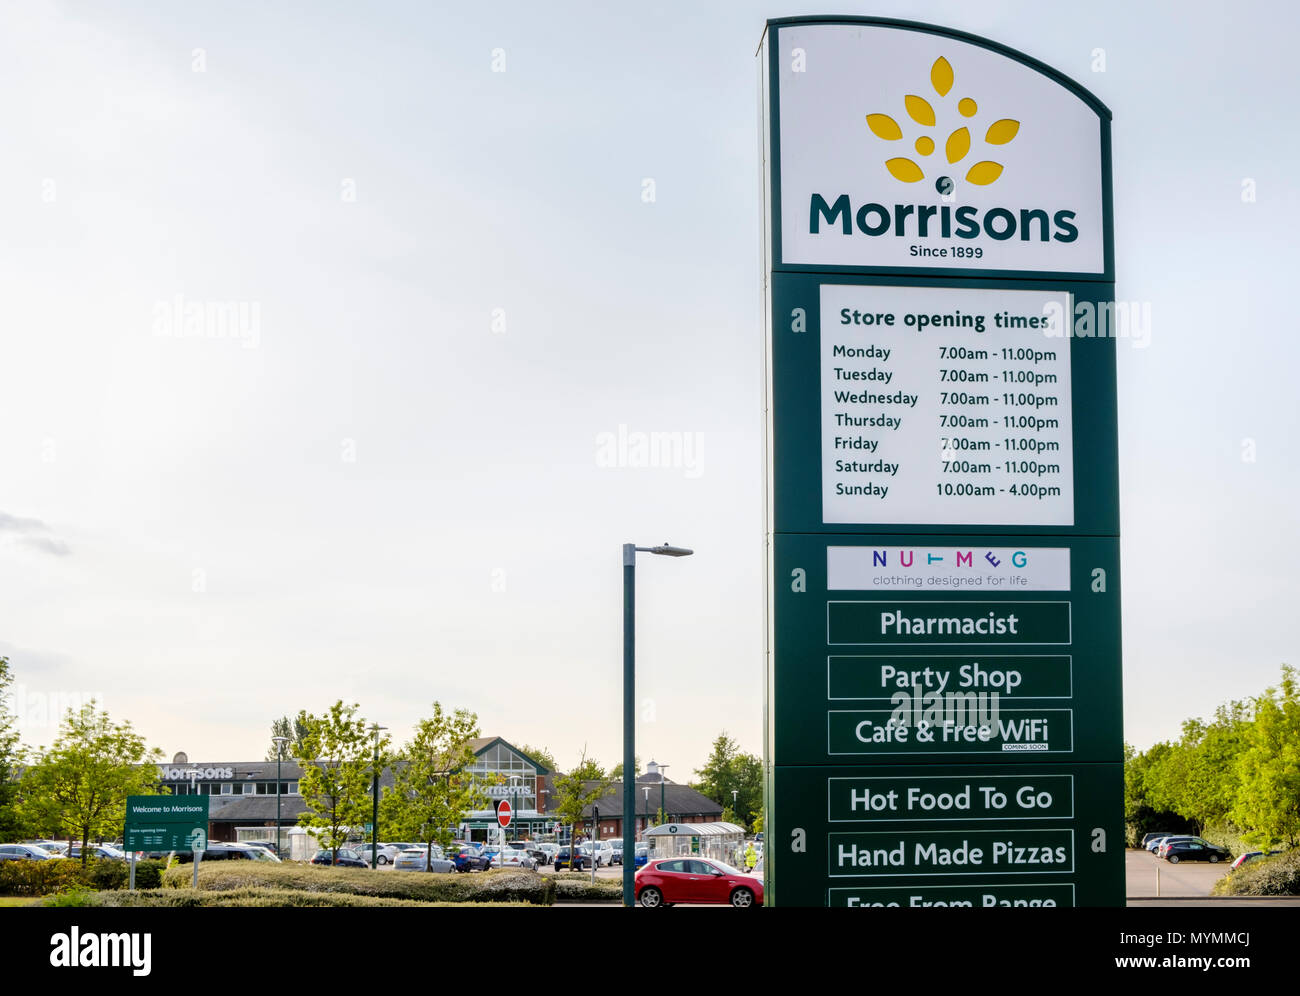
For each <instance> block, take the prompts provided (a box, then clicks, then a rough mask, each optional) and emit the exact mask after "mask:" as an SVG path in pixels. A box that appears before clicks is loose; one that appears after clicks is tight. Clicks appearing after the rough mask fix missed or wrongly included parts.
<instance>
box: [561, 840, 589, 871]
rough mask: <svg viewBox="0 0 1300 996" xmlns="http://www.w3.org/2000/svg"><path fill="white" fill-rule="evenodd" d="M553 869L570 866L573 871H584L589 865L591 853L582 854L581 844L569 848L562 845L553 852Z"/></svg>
mask: <svg viewBox="0 0 1300 996" xmlns="http://www.w3.org/2000/svg"><path fill="white" fill-rule="evenodd" d="M554 864H555V870H556V871H559V870H560V869H561V868H572V869H573V870H574V871H586V870H587V869H588V868H590V867H591V855H590V854H584V853H583V851H582V845H578V846H576V847H574V848H573V849H572V850H570V849H569V848H567V847H563V848H561V849H560V850H558V851H556V852H555V861H554Z"/></svg>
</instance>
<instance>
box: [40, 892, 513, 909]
mask: <svg viewBox="0 0 1300 996" xmlns="http://www.w3.org/2000/svg"><path fill="white" fill-rule="evenodd" d="M43 905H46V906H101V907H124V906H153V907H157V906H167V907H195V906H334V907H339V906H406V907H412V906H416V907H429V906H449V905H454V904H451V903H421V902H417V901H415V900H413V899H390V898H384V897H381V896H357V895H353V894H351V893H347V892H307V891H304V890H301V889H297V890H295V889H228V890H216V889H199V890H198V891H194V890H192V889H145V890H137V891H135V892H125V891H123V890H120V889H114V890H111V891H107V892H68V893H64V894H62V895H58V896H50V897H48V898H47V899H46V900H45V901H44V904H43ZM492 905H496V906H523V905H528V904H526V903H494V904H492Z"/></svg>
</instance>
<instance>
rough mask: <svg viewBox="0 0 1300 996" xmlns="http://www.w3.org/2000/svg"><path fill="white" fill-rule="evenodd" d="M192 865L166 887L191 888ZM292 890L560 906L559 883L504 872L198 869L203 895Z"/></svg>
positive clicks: (247, 864) (228, 865)
mask: <svg viewBox="0 0 1300 996" xmlns="http://www.w3.org/2000/svg"><path fill="white" fill-rule="evenodd" d="M193 876H194V869H193V867H192V866H190V865H184V866H181V867H177V868H169V869H167V870H166V871H165V872H163V879H162V881H163V886H164V887H166V888H172V889H185V888H188V887H189V885H190V883H191V882H192V881H193ZM236 889H289V890H294V891H302V892H323V893H346V894H350V895H354V896H373V897H377V898H385V899H414V900H419V901H421V902H426V903H427V902H449V903H484V902H520V903H530V904H532V905H535V906H549V905H551V904H552V903H553V902H555V881H554V879H552V878H551V877H550V876H546V875H539V874H537V873H536V872H530V871H522V870H514V869H506V870H504V871H489V872H474V873H466V874H459V875H458V874H450V875H439V874H431V873H427V872H379V871H372V870H370V869H369V868H322V867H316V866H313V865H297V864H273V863H270V862H262V861H214V862H211V863H210V864H200V865H199V890H200V891H220V892H229V891H231V890H236Z"/></svg>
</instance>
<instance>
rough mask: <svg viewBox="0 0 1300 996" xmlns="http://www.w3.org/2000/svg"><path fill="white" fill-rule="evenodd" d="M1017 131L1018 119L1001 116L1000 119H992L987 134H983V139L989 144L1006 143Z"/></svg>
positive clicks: (1018, 128) (1018, 126)
mask: <svg viewBox="0 0 1300 996" xmlns="http://www.w3.org/2000/svg"><path fill="white" fill-rule="evenodd" d="M1018 131H1020V122H1019V121H1012V120H1011V119H1010V118H1003V119H1002V120H1001V121H994V122H993V123H992V124H991V125H989V130H988V134H986V135H985V136H984V141H986V142H988V143H989V145H1006V144H1007V143H1008V142H1010V141H1011V140H1012V139H1013V138H1015V137H1016V132H1018Z"/></svg>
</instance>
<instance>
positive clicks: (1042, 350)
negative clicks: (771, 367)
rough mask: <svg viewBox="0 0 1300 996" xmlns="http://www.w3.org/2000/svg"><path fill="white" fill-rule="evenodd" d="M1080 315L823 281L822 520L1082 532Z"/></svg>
mask: <svg viewBox="0 0 1300 996" xmlns="http://www.w3.org/2000/svg"><path fill="white" fill-rule="evenodd" d="M1071 308H1072V302H1071V299H1070V295H1069V294H1068V293H1065V292H1062V291H1049V290H1042V291H1023V290H985V289H966V288H952V287H925V288H922V287H872V286H850V285H846V284H823V285H822V288H821V423H822V439H821V445H822V520H823V522H825V523H855V524H891V525H893V524H909V523H926V524H944V525H1038V526H1070V525H1073V524H1074V447H1073V431H1072V420H1071V393H1070V340H1069V339H1068V338H1062V337H1061V336H1060V333H1061V332H1062V330H1064V329H1065V327H1066V322H1067V321H1068V318H1069V316H1070V315H1071V314H1072V311H1071Z"/></svg>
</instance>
